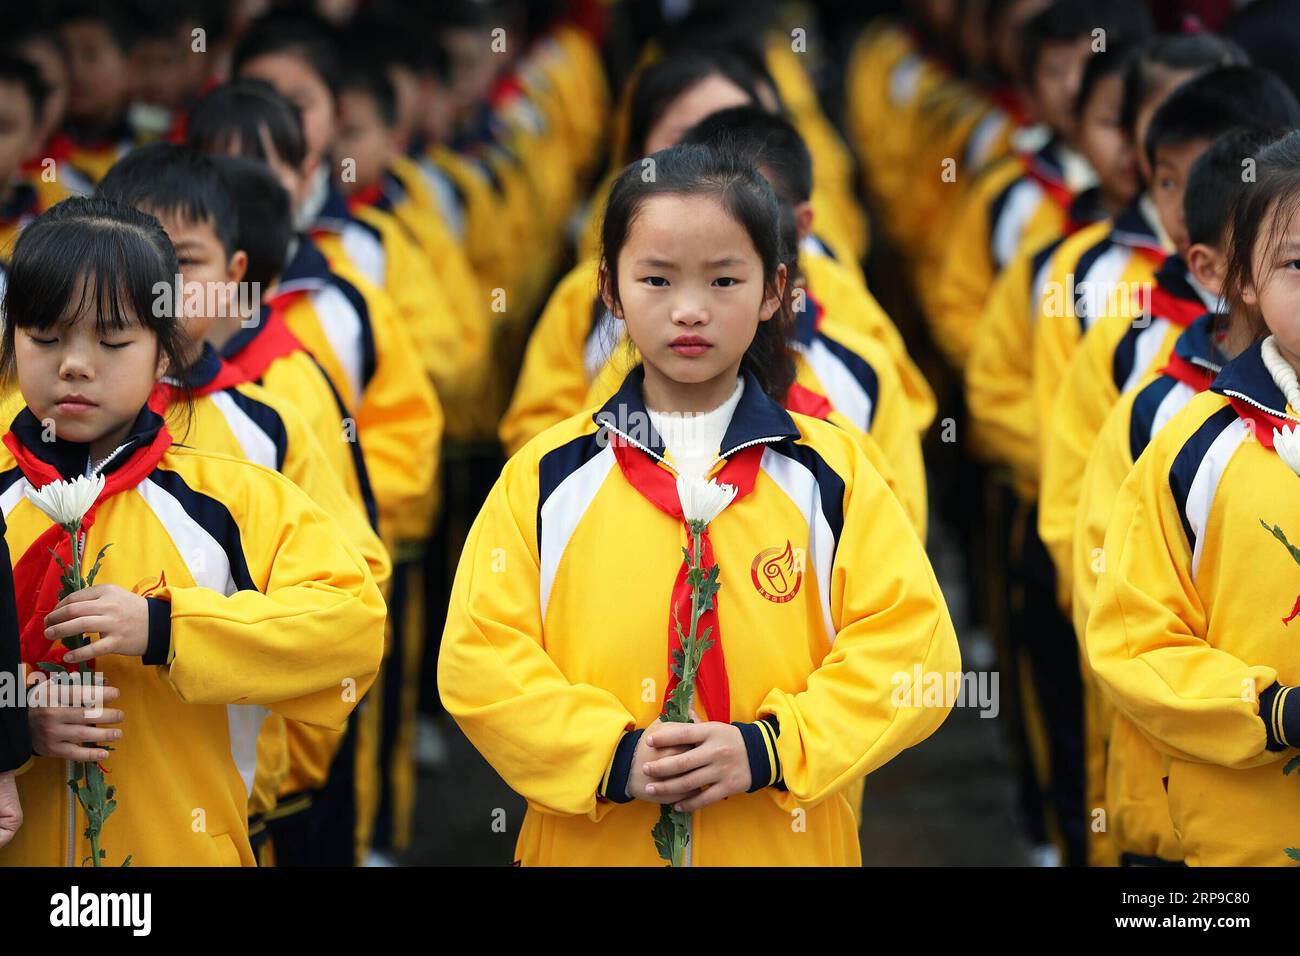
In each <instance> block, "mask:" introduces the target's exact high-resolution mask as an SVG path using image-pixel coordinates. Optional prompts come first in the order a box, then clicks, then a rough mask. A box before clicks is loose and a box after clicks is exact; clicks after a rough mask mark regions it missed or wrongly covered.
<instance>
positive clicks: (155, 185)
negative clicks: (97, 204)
mask: <svg viewBox="0 0 1300 956" xmlns="http://www.w3.org/2000/svg"><path fill="white" fill-rule="evenodd" d="M96 192H97V194H98V195H100V196H103V197H104V198H105V199H112V200H114V201H115V202H120V203H123V204H124V205H127V206H134V207H135V208H137V209H142V210H144V211H145V212H148V213H151V214H153V215H155V216H156V215H159V214H163V215H175V216H179V217H181V218H182V219H185V220H187V221H189V222H192V223H207V224H208V225H210V226H211V227H212V231H213V232H214V233H215V234H216V236H217V240H218V241H219V242H220V243H221V248H222V249H224V250H225V253H226V258H227V259H229V258H230V257H231V256H232V255H234V254H235V251H236V250H237V249H238V248H239V246H238V244H237V239H238V235H239V216H238V214H237V213H236V211H235V201H234V199H232V198H231V195H230V191H229V189H227V188H226V183H225V180H223V179H222V178H221V173H220V171H219V170H218V169H217V166H216V164H215V163H213V161H212V159H211V158H210V157H208V156H205V155H204V154H203V153H200V152H199V151H198V150H196V149H193V148H191V147H189V146H178V145H176V144H175V143H161V142H160V143H150V144H149V145H147V146H141V147H139V148H138V149H133V150H132V151H131V152H129V153H127V154H126V155H125V156H123V157H122V158H121V159H119V160H118V161H117V162H116V163H114V164H113V168H112V169H110V170H109V171H108V173H107V174H106V175H105V176H104V178H103V179H102V180H101V181H100V183H99V186H98V188H97V190H96Z"/></svg>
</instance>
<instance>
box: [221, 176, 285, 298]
mask: <svg viewBox="0 0 1300 956" xmlns="http://www.w3.org/2000/svg"><path fill="white" fill-rule="evenodd" d="M212 162H213V163H214V164H215V165H216V167H217V169H218V170H220V172H221V176H222V179H224V180H225V183H226V188H227V189H228V190H229V192H230V195H231V197H232V198H233V199H234V203H235V208H236V210H237V211H238V214H239V235H238V236H237V237H236V240H235V242H236V244H237V245H238V247H239V248H240V249H243V250H244V252H245V253H246V254H247V255H248V271H247V272H246V273H244V280H245V281H246V282H256V283H258V284H259V285H260V286H261V287H262V288H263V289H266V288H269V287H270V286H271V284H272V283H273V282H275V280H276V279H278V278H279V277H280V273H282V272H283V271H284V266H285V262H286V260H287V259H288V255H289V243H290V242H291V241H292V240H293V217H292V208H291V204H290V202H289V194H288V193H287V192H285V190H284V187H283V186H281V185H280V180H279V179H277V178H276V176H275V173H273V172H271V168H270V167H269V166H267V165H266V163H263V162H260V161H258V160H256V159H249V158H247V157H245V156H214V157H212Z"/></svg>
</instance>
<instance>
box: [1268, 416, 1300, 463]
mask: <svg viewBox="0 0 1300 956" xmlns="http://www.w3.org/2000/svg"><path fill="white" fill-rule="evenodd" d="M1273 450H1274V451H1276V452H1277V456H1278V457H1279V458H1281V459H1282V460H1283V461H1284V462H1286V463H1287V466H1288V467H1289V468H1290V469H1291V470H1292V471H1294V472H1295V473H1296V474H1297V475H1300V428H1292V427H1291V426H1290V425H1283V426H1282V430H1281V431H1278V430H1277V429H1276V428H1274V429H1273Z"/></svg>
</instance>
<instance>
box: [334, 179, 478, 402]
mask: <svg viewBox="0 0 1300 956" xmlns="http://www.w3.org/2000/svg"><path fill="white" fill-rule="evenodd" d="M311 235H312V240H313V241H314V242H315V244H316V246H317V247H318V248H319V249H320V251H321V252H323V253H324V254H325V258H326V260H327V261H328V262H329V264H330V267H331V268H332V269H334V270H335V271H336V272H339V273H341V274H343V275H345V276H347V277H348V278H354V277H356V276H360V277H362V278H364V279H365V280H366V281H367V282H369V283H370V284H371V285H373V286H374V287H375V288H377V289H382V290H383V291H384V293H385V294H387V295H388V296H389V298H391V299H392V302H393V305H394V306H395V307H396V309H397V314H398V316H399V317H400V319H401V321H402V324H403V325H404V326H406V331H407V334H408V335H409V336H410V338H411V342H412V343H413V344H414V345H415V349H416V354H417V355H418V357H419V359H420V364H421V365H423V366H424V369H425V371H426V372H427V373H428V375H429V377H430V379H431V380H432V381H433V385H434V388H435V389H437V390H438V392H439V394H441V393H442V391H443V390H447V391H449V392H450V393H451V394H453V395H458V394H460V392H461V390H462V389H463V388H465V387H470V388H472V387H473V385H474V383H475V376H477V375H479V374H481V369H480V368H479V366H480V365H481V363H482V361H483V357H484V349H485V346H486V342H485V341H484V339H483V338H482V337H481V336H474V335H468V336H467V335H465V333H464V330H463V329H462V328H461V325H462V321H461V319H460V318H459V315H460V314H459V313H457V311H456V310H455V307H454V306H453V304H452V303H451V301H450V300H449V299H448V298H447V296H446V294H445V292H444V290H443V288H442V287H441V286H440V285H439V284H438V282H437V280H436V279H435V277H434V273H433V269H432V267H431V266H430V265H429V264H428V262H427V261H426V260H425V258H424V256H423V255H422V253H421V251H420V249H419V247H418V246H417V245H416V244H415V240H414V239H412V238H411V237H410V236H409V235H408V234H407V232H406V231H405V230H404V229H403V228H402V226H401V224H400V223H398V221H397V219H396V218H395V217H394V216H393V215H391V214H390V213H388V212H385V211H384V210H382V209H379V208H376V207H375V206H366V205H358V206H357V207H356V208H354V209H349V208H348V204H347V201H346V200H345V199H344V198H343V194H342V193H340V192H339V191H338V190H337V189H336V188H335V187H334V186H333V185H331V186H330V189H329V192H328V193H327V197H326V200H325V205H324V206H323V207H322V208H321V211H320V214H319V215H318V217H317V219H316V221H315V222H314V223H313V224H312V230H311Z"/></svg>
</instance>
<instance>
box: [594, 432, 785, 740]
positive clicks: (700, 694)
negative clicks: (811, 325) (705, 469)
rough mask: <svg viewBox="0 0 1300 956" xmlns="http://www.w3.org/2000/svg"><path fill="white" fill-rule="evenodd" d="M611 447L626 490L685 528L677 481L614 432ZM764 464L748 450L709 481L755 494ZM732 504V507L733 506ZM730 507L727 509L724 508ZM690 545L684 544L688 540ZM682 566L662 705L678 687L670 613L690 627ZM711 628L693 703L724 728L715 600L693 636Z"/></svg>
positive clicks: (704, 553) (725, 703)
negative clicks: (637, 493)
mask: <svg viewBox="0 0 1300 956" xmlns="http://www.w3.org/2000/svg"><path fill="white" fill-rule="evenodd" d="M609 437H610V443H611V446H612V447H613V449H614V458H615V459H616V460H617V461H618V467H619V469H620V470H621V471H622V472H623V477H624V478H626V479H627V481H628V484H630V485H631V486H632V487H633V488H635V489H636V490H637V491H639V492H640V493H641V494H642V495H643V496H644V497H645V498H646V499H647V500H648V501H649V502H650V503H651V504H653V505H654V506H655V507H657V508H658V509H659V510H660V511H663V512H664V513H665V514H668V515H671V516H672V517H674V518H676V519H677V520H678V521H680V522H681V523H682V526H683V527H686V521H685V518H684V516H683V514H682V505H681V502H680V501H679V500H678V498H677V477H676V475H675V474H674V473H673V472H672V471H670V470H669V469H667V468H663V467H661V466H660V465H659V463H658V462H657V461H655V460H654V459H653V458H651V457H650V456H649V455H646V454H645V453H644V452H642V451H640V450H639V449H637V448H636V447H634V446H633V445H631V444H629V443H627V442H626V441H624V440H623V439H622V438H621V437H620V436H619V435H617V434H615V433H614V432H609ZM762 458H763V446H762V445H751V446H750V447H749V448H745V449H742V450H741V451H739V452H737V453H736V454H735V455H732V456H731V457H730V458H728V459H727V462H726V464H725V465H723V467H722V470H721V471H720V472H718V474H717V475H715V476H714V479H715V480H716V481H717V482H718V483H719V484H728V485H735V486H736V500H739V499H741V498H743V497H744V496H745V495H747V494H749V492H750V491H752V490H753V488H754V480H755V478H757V476H758V465H759V462H760V461H761V460H762ZM733 504H734V501H733ZM728 507H730V506H728ZM688 540H689V538H688ZM700 564H701V566H702V567H704V568H706V569H707V568H710V567H712V566H713V545H712V544H711V543H710V541H709V532H708V530H707V529H705V532H704V534H702V535H701V536H700ZM686 570H687V568H686V561H685V560H683V561H682V566H681V568H679V569H678V571H677V579H676V581H674V582H673V590H672V597H671V601H670V604H669V610H668V675H669V676H668V689H667V691H666V692H665V694H664V700H665V701H666V700H667V699H668V695H669V694H670V693H672V690H673V688H674V687H676V686H677V678H676V677H675V676H674V675H673V673H672V659H673V651H674V650H676V649H677V648H678V647H680V646H681V642H680V641H679V640H678V638H677V631H676V628H675V626H674V623H673V621H674V615H673V612H674V610H675V611H676V617H677V619H678V620H680V621H681V624H682V628H683V629H685V628H688V627H690V622H691V586H690V584H688V583H687V581H686ZM710 627H711V628H712V629H713V630H712V631H711V632H710V634H709V639H710V640H712V641H713V646H712V647H710V648H709V649H708V650H707V651H705V652H704V656H703V657H702V658H701V659H700V669H699V672H698V674H697V677H696V698H697V700H699V702H700V703H702V704H703V705H704V713H705V716H706V719H708V720H717V721H722V722H724V723H725V722H727V721H729V720H730V719H731V689H730V686H729V684H728V682H727V663H726V658H725V656H724V654H723V650H722V629H721V627H720V626H719V623H718V607H717V599H716V598H715V599H714V602H713V606H712V607H710V608H708V609H706V610H705V611H704V613H703V614H701V615H700V623H699V630H698V633H700V634H703V633H704V630H705V628H710Z"/></svg>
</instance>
